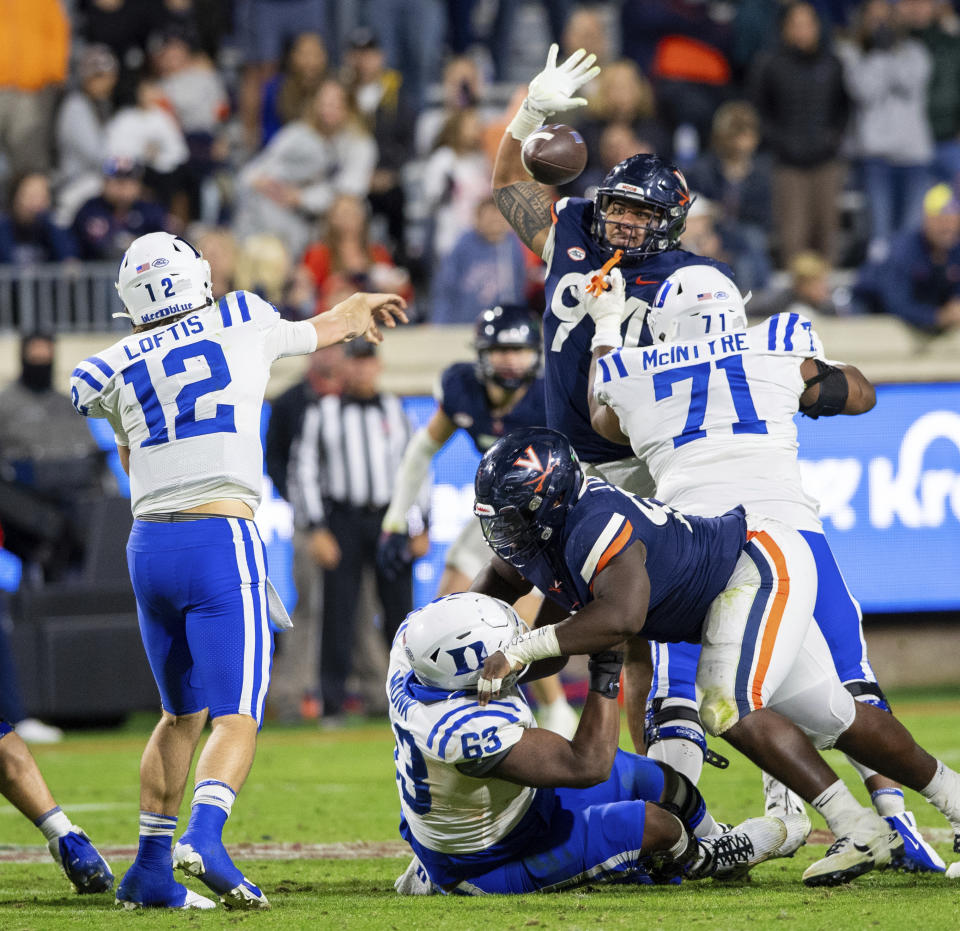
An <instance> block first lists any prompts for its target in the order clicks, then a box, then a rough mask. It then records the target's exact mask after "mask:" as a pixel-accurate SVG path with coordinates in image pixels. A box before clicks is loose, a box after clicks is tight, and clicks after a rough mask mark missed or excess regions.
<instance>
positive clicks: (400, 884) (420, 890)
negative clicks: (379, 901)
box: [393, 856, 441, 895]
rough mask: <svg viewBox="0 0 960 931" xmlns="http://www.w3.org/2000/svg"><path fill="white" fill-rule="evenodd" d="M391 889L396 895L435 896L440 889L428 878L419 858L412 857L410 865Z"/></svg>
mask: <svg viewBox="0 0 960 931" xmlns="http://www.w3.org/2000/svg"><path fill="white" fill-rule="evenodd" d="M393 888H394V889H396V890H397V894H398V895H437V894H438V893H439V892H440V891H441V889H440V887H439V886H438V885H437V884H436V883H435V882H434V881H433V880H432V879H431V878H430V876H429V875H428V873H427V871H426V868H425V867H424V865H423V864H422V863H421V862H420V858H419V857H416V856H415V857H414V858H413V859H412V860H411V861H410V865H409V866H408V867H407V868H406V869H405V870H404V871H403V873H401V874H400V875H399V876H398V877H397V880H396V882H395V883H394V884H393Z"/></svg>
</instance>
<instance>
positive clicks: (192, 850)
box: [173, 834, 270, 909]
mask: <svg viewBox="0 0 960 931" xmlns="http://www.w3.org/2000/svg"><path fill="white" fill-rule="evenodd" d="M186 836H187V835H186V834H185V835H184V837H186ZM184 837H181V838H180V840H179V841H178V842H177V845H176V847H174V848H173V868H174V869H175V870H181V871H182V872H184V873H187V874H188V875H189V876H196V878H197V879H199V880H200V881H201V882H202V883H204V884H205V885H206V886H207V887H208V888H209V889H212V890H213V891H214V892H216V893H217V895H219V896H220V901H221V902H222V903H223V904H224V905H225V906H226V907H227V908H243V909H252V908H270V903H269V901H267V897H266V896H265V895H264V894H263V892H261V891H260V889H259V888H258V887H257V886H255V885H254V884H253V883H252V882H250V880H249V879H247V877H246V876H244V875H243V873H241V872H240V870H238V869H237V868H236V866H234V865H233V861H232V860H231V859H230V855H229V854H228V853H227V851H226V848H225V847H224V846H223V844H222V843H219V842H216V843H215V844H210V845H207V846H205V847H204V849H202V850H201V849H199V845H197V846H194V844H193V843H191V842H190V841H187V842H184Z"/></svg>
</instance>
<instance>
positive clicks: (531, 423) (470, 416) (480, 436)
mask: <svg viewBox="0 0 960 931" xmlns="http://www.w3.org/2000/svg"><path fill="white" fill-rule="evenodd" d="M437 403H439V405H440V409H441V410H442V411H443V412H444V413H445V414H446V415H447V416H448V417H449V418H450V419H451V420H452V421H453V422H454V423H455V424H456V425H457V426H458V427H462V428H463V429H464V430H466V431H467V433H469V434H470V439H472V440H473V442H474V444H475V445H476V447H477V452H479V453H480V454H481V455H482V454H483V453H485V452H486V451H487V450H488V449H489V448H490V447H491V446H493V444H494V443H496V441H497V440H499V439H500V437H501V436H503V435H504V434H506V433H510V431H512V430H518V429H520V428H521V427H543V426H545V425H546V422H547V419H546V418H547V414H546V411H545V409H544V398H543V378H542V377H541V378H537V379H535V380H534V381H532V382H531V383H530V386H529V387H528V388H527V392H526V394H524V396H523V397H522V398H521V399H520V400H519V401H518V402H517V403H516V404H515V405H514V407H513V409H512V410H510V411H508V412H507V413H506V414H504V415H503V416H502V417H497V418H494V417H493V416H492V415H491V413H490V401H489V400H488V399H487V390H486V388H485V387H484V384H483V380H482V379H481V378H480V377H479V375H478V374H477V366H476V365H475V364H474V363H473V362H456V363H455V364H453V365H451V366H450V367H449V368H448V369H445V370H444V372H443V374H442V375H441V376H440V388H439V390H438V392H437Z"/></svg>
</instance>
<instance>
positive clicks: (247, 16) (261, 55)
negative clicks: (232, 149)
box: [236, 0, 333, 153]
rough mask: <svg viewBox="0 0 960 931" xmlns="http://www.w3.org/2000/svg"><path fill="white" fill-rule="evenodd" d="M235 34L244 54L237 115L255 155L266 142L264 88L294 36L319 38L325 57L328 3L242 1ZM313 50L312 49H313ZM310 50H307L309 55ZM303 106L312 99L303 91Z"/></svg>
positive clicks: (295, 115) (330, 32)
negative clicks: (263, 128) (306, 34)
mask: <svg viewBox="0 0 960 931" xmlns="http://www.w3.org/2000/svg"><path fill="white" fill-rule="evenodd" d="M236 9H237V34H238V37H239V39H240V51H241V54H242V55H243V76H242V78H241V83H240V93H239V105H238V106H239V112H240V119H241V122H242V125H243V131H244V136H245V142H246V148H247V151H248V152H251V153H252V152H256V151H257V150H258V149H259V148H260V146H261V145H262V144H263V143H264V142H265V141H266V140H264V139H262V138H261V113H262V108H263V98H264V85H265V83H266V81H267V80H268V79H269V78H271V77H272V76H273V75H274V74H275V73H276V71H277V69H278V67H279V66H280V63H281V61H282V60H283V58H284V50H285V49H287V48H288V47H290V45H291V44H292V43H293V42H294V40H295V37H296V36H299V35H301V34H302V33H313V34H316V35H318V36H319V37H320V41H321V42H322V44H323V46H324V54H325V55H326V49H327V48H329V45H330V40H331V38H332V36H333V30H332V27H331V25H330V23H329V9H330V2H329V0H243V2H241V3H239V4H238V6H237V8H236ZM313 51H314V52H315V51H316V50H315V49H314V50H313ZM309 52H310V50H308V55H309ZM325 68H326V62H325V63H324V69H325ZM303 91H304V92H305V93H304V97H305V99H304V103H308V102H309V101H310V100H311V99H312V95H311V94H310V93H309V89H308V88H306V87H305V88H303ZM302 116H303V114H302V112H298V113H292V112H291V113H290V114H288V115H287V117H286V119H287V120H299V119H301V118H302Z"/></svg>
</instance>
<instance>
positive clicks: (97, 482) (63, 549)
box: [0, 332, 109, 581]
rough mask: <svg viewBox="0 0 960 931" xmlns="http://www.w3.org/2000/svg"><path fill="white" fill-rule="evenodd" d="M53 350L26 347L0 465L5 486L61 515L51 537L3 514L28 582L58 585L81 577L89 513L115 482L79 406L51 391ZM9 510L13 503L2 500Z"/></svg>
mask: <svg viewBox="0 0 960 931" xmlns="http://www.w3.org/2000/svg"><path fill="white" fill-rule="evenodd" d="M54 355H55V343H54V337H53V336H52V335H51V334H49V333H43V332H35V333H31V334H28V335H26V336H24V337H23V338H22V339H21V341H20V377H19V378H18V379H17V381H15V382H13V383H12V384H9V385H7V387H5V388H4V389H3V390H2V391H0V458H2V460H3V463H4V469H3V478H4V480H5V481H6V482H12V483H13V484H14V485H15V486H16V487H17V488H19V490H20V492H21V494H24V495H26V496H29V497H32V496H39V497H40V500H41V501H42V502H43V506H45V507H47V508H49V507H51V506H52V507H53V508H55V509H56V511H59V512H60V515H61V526H60V527H59V528H57V529H56V530H53V529H52V528H51V527H50V526H49V525H48V524H47V523H46V522H44V523H43V524H42V525H41V523H40V522H31V521H30V520H29V517H28V515H27V512H26V510H25V509H22V508H18V509H17V511H18V512H19V513H10V512H8V511H6V510H3V511H2V512H0V520H2V521H3V528H4V532H5V534H6V537H5V546H6V548H7V549H9V550H10V551H11V552H12V553H15V554H16V555H17V556H19V557H20V558H21V559H23V560H24V561H25V562H26V563H28V565H27V566H25V575H26V576H27V577H28V578H30V576H31V575H32V574H33V571H32V570H37V571H38V572H40V573H41V574H42V577H43V578H44V579H45V580H46V581H54V580H56V579H58V578H61V577H62V576H63V575H64V574H65V573H67V572H69V571H71V570H73V569H76V568H77V567H78V566H79V564H80V561H81V558H82V555H83V544H82V541H83V539H84V535H85V529H86V527H85V521H84V520H83V519H82V509H83V505H84V504H85V503H86V502H88V501H89V499H91V498H99V497H101V496H102V494H103V491H104V488H105V482H108V481H109V472H108V470H107V468H106V465H105V463H106V459H105V456H104V454H103V453H102V452H101V450H100V448H99V446H98V445H97V443H96V441H95V440H94V438H93V434H92V433H91V432H90V430H89V429H88V428H87V425H86V424H85V423H83V422H78V420H79V418H78V417H77V412H76V411H75V410H74V409H73V403H72V402H71V400H70V398H68V397H67V396H66V395H65V394H61V393H60V392H59V391H58V390H56V389H55V388H54V386H53V372H54ZM0 497H2V500H3V501H4V502H6V501H7V495H6V493H4V495H2V496H0Z"/></svg>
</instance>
